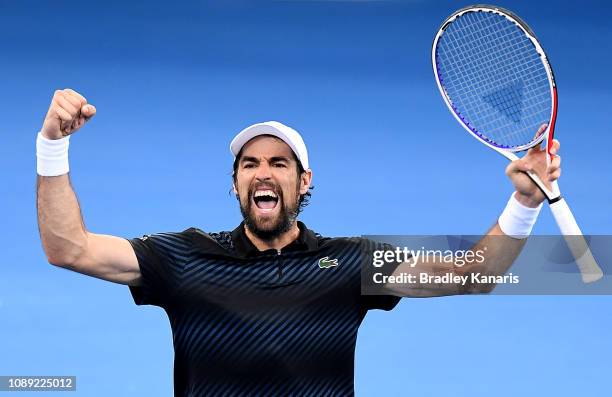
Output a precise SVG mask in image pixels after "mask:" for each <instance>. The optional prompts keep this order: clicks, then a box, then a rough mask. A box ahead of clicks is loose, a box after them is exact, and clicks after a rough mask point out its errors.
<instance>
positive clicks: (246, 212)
mask: <svg viewBox="0 0 612 397" xmlns="http://www.w3.org/2000/svg"><path fill="white" fill-rule="evenodd" d="M266 185H268V186H269V185H271V184H270V183H266ZM298 187H299V186H298ZM272 188H273V191H274V193H276V195H277V196H278V203H277V205H279V206H280V208H279V212H278V214H277V215H276V216H275V217H274V218H273V219H265V220H264V219H261V218H260V217H258V216H256V215H255V214H254V213H253V205H254V200H253V196H254V193H255V190H256V189H257V184H255V185H253V186H251V187H250V188H249V191H248V192H247V193H248V194H247V197H246V203H243V202H242V200H241V199H240V195H236V198H237V199H238V202H239V203H240V212H241V213H242V218H243V219H244V224H245V225H246V227H248V228H249V230H250V231H251V233H253V234H254V235H256V236H257V237H259V238H260V239H262V240H265V241H270V240H273V239H275V238H277V237H279V236H280V235H281V234H283V233H285V232H288V231H289V230H290V229H291V227H292V226H293V223H294V222H295V220H296V218H297V215H298V212H299V193H296V197H295V198H294V200H293V201H292V203H287V201H286V200H285V197H284V195H283V191H282V189H280V188H279V187H278V186H277V185H272ZM297 191H298V190H296V192H297Z"/></svg>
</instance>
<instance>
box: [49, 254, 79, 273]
mask: <svg viewBox="0 0 612 397" xmlns="http://www.w3.org/2000/svg"><path fill="white" fill-rule="evenodd" d="M78 257H79V256H78V255H75V254H68V253H47V262H49V264H51V265H53V266H56V267H61V268H64V269H74V268H75V267H76V264H77V262H78Z"/></svg>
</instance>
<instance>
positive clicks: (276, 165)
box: [273, 162, 287, 168]
mask: <svg viewBox="0 0 612 397" xmlns="http://www.w3.org/2000/svg"><path fill="white" fill-rule="evenodd" d="M273 166H274V167H276V168H287V164H285V163H281V162H277V163H274V164H273Z"/></svg>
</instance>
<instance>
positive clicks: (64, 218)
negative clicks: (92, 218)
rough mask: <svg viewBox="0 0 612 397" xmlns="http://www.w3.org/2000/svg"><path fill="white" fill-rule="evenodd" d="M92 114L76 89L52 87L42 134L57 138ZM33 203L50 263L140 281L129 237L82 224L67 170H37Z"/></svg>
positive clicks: (131, 282)
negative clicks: (55, 172)
mask: <svg viewBox="0 0 612 397" xmlns="http://www.w3.org/2000/svg"><path fill="white" fill-rule="evenodd" d="M94 114H95V108H94V107H93V106H91V105H88V104H87V101H86V100H85V98H83V96H81V95H80V94H78V93H77V92H75V91H73V90H70V89H66V90H61V91H56V92H55V94H54V96H53V100H52V102H51V106H50V107H49V111H48V113H47V116H46V117H45V121H44V124H43V128H42V130H41V134H42V135H43V136H44V137H45V138H47V139H62V138H63V137H64V136H66V135H70V134H72V133H74V132H75V131H77V130H78V129H79V128H80V127H82V126H83V125H84V124H85V122H86V121H87V120H89V119H90V118H91V117H92V116H93V115H94ZM36 203H37V209H38V226H39V230H40V238H41V241H42V245H43V248H44V250H45V253H46V255H47V259H48V261H49V263H51V264H53V265H56V266H59V267H63V268H67V269H70V270H73V271H76V272H79V273H82V274H86V275H89V276H93V277H97V278H101V279H103V280H108V281H112V282H116V283H121V284H128V285H132V286H137V285H140V284H141V274H140V269H139V266H138V259H137V258H136V254H135V253H134V249H133V248H132V246H131V245H130V243H129V242H128V241H127V240H125V239H123V238H119V237H115V236H109V235H102V234H94V233H91V232H89V231H87V229H86V228H85V224H84V222H83V217H82V216H81V210H80V207H79V203H78V201H77V198H76V195H75V193H74V190H73V189H72V186H71V184H70V178H69V176H68V174H64V175H57V176H41V175H38V180H37V201H36Z"/></svg>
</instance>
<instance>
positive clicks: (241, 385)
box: [130, 222, 400, 396]
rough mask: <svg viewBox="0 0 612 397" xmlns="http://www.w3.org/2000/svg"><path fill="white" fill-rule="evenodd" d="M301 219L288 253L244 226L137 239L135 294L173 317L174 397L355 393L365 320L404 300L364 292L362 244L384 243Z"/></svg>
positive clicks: (134, 241) (134, 244)
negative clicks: (337, 234) (322, 229)
mask: <svg viewBox="0 0 612 397" xmlns="http://www.w3.org/2000/svg"><path fill="white" fill-rule="evenodd" d="M298 226H299V228H300V234H299V237H298V238H297V239H296V240H295V241H293V242H292V243H291V244H289V245H288V246H286V247H285V248H283V249H282V250H281V251H276V250H274V249H271V250H267V251H259V250H258V249H257V248H256V247H255V246H254V245H253V243H252V242H251V241H250V240H249V239H248V237H247V236H246V234H245V233H244V224H241V225H240V226H238V227H237V228H236V229H235V230H234V231H232V232H220V233H205V232H202V231H201V230H199V229H196V228H190V229H187V230H185V231H183V232H180V233H158V234H153V235H147V236H144V237H142V238H136V239H132V240H130V243H131V244H132V247H133V248H134V251H135V253H136V256H137V258H138V263H139V266H140V271H141V274H142V285H141V286H138V287H130V290H131V292H132V296H133V298H134V301H135V302H136V304H137V305H156V306H160V307H162V308H163V309H164V310H165V311H166V313H167V314H168V317H169V319H170V324H171V327H172V335H173V342H174V351H175V357H174V394H175V396H217V395H231V396H234V395H237V396H241V395H299V396H303V395H311V396H319V395H326V396H350V395H353V394H354V386H353V376H354V355H355V344H356V340H357V330H358V328H359V325H360V323H361V321H362V320H363V318H364V316H365V314H366V313H367V311H368V310H371V309H383V310H391V309H392V308H393V307H395V305H396V304H397V303H398V301H399V299H400V298H398V297H394V296H384V295H377V296H374V295H372V296H365V295H364V296H362V295H361V288H360V281H361V278H360V266H361V260H362V259H363V257H362V252H363V251H362V250H363V249H364V248H365V249H369V248H372V247H373V246H375V245H376V244H377V243H374V242H372V241H370V240H366V239H362V238H325V237H322V236H320V235H318V234H316V233H314V232H313V231H311V230H309V229H307V228H306V226H305V225H304V224H303V223H301V222H298Z"/></svg>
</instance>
